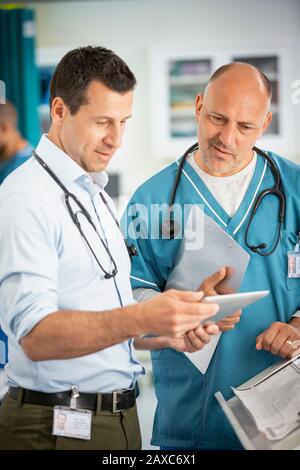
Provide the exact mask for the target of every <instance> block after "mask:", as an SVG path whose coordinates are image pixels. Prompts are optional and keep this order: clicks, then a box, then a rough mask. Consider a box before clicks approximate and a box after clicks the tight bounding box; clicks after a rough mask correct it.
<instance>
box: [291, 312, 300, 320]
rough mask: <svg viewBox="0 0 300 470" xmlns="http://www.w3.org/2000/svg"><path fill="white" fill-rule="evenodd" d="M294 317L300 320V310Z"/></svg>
mask: <svg viewBox="0 0 300 470" xmlns="http://www.w3.org/2000/svg"><path fill="white" fill-rule="evenodd" d="M292 317H296V318H300V310H297V312H295V313H294V315H292Z"/></svg>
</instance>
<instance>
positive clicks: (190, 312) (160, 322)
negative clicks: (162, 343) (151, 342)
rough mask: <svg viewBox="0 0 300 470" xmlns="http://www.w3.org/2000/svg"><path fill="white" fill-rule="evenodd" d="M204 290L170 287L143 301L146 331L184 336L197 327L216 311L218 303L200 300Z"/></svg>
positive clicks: (171, 336) (176, 336)
mask: <svg viewBox="0 0 300 470" xmlns="http://www.w3.org/2000/svg"><path fill="white" fill-rule="evenodd" d="M203 296H204V294H203V292H201V291H198V292H192V291H177V290H173V289H171V290H168V291H166V292H164V293H162V294H160V295H157V296H156V297H154V298H153V299H151V300H148V301H147V302H144V303H143V304H141V308H142V309H143V313H142V315H143V318H141V320H142V321H143V324H144V325H145V327H146V330H145V334H149V333H153V334H156V335H161V336H168V337H170V338H182V337H184V335H185V333H187V332H188V331H191V330H195V329H197V328H198V327H199V326H200V323H201V322H202V321H203V320H206V319H208V318H209V317H211V316H212V315H215V314H216V313H217V312H218V310H219V307H218V305H217V304H205V303H203V302H201V299H202V298H203Z"/></svg>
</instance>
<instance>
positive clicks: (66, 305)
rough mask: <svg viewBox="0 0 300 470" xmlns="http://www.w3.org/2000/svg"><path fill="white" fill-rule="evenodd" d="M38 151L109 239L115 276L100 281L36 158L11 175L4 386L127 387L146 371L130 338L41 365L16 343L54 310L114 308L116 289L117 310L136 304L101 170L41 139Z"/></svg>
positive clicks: (2, 290) (5, 246)
mask: <svg viewBox="0 0 300 470" xmlns="http://www.w3.org/2000/svg"><path fill="white" fill-rule="evenodd" d="M36 152H37V154H38V155H39V156H40V157H41V158H42V159H43V160H44V161H45V162H46V163H47V165H48V166H49V167H50V168H51V169H52V170H53V171H54V173H56V175H57V176H58V178H59V179H60V180H61V182H62V183H63V184H64V185H65V186H66V187H67V188H68V190H69V191H71V192H73V193H74V194H75V195H76V196H77V197H78V199H79V200H80V201H81V202H82V204H83V205H84V206H85V207H86V209H87V210H88V211H89V213H90V215H91V216H92V219H93V222H94V224H95V225H96V227H97V229H98V231H99V234H100V235H101V236H102V238H104V237H105V238H106V240H107V242H108V246H109V249H110V251H111V253H112V256H113V258H114V260H115V262H116V265H117V268H118V274H117V275H116V277H115V278H112V279H105V278H104V274H103V272H102V271H101V270H100V268H99V266H98V265H97V263H96V261H95V259H94V258H93V256H92V255H91V252H90V251H89V249H88V247H87V244H86V242H85V241H84V239H83V238H82V236H81V235H80V233H79V231H78V230H77V228H76V226H75V225H74V223H73V221H72V219H71V217H70V215H69V213H68V211H67V208H66V204H65V199H64V194H63V191H62V190H61V189H60V188H59V186H58V185H57V184H56V183H55V182H54V181H53V179H52V178H51V177H50V176H49V175H48V173H47V172H46V171H45V170H44V169H43V168H42V167H41V165H40V164H39V163H38V162H37V161H36V160H35V159H34V158H31V159H30V160H28V161H27V162H26V163H24V164H23V165H22V166H21V167H20V168H18V169H17V170H16V171H15V172H14V173H13V174H11V175H9V176H8V177H7V178H6V180H5V181H4V183H3V184H2V185H1V187H0V220H1V221H2V222H1V227H0V246H1V263H0V305H1V312H0V323H1V326H2V328H3V330H4V332H5V333H6V334H7V336H8V347H9V362H8V364H7V366H6V372H7V375H8V382H9V384H10V385H12V386H19V387H23V388H26V389H31V390H39V391H43V392H49V393H50V392H58V391H63V390H68V389H69V387H70V385H78V386H79V390H81V391H82V392H90V393H94V392H111V391H113V390H116V389H119V388H127V387H130V386H131V385H132V384H133V383H135V381H136V378H137V377H138V376H139V374H141V373H144V369H143V367H142V365H141V364H140V363H139V361H138V360H137V359H136V358H135V356H134V352H133V346H132V340H129V341H125V342H123V343H121V344H117V345H115V346H112V347H109V348H106V349H104V350H102V351H98V352H96V353H93V354H89V355H86V356H83V357H78V358H74V359H66V360H51V361H40V362H33V361H31V360H30V359H29V358H28V357H27V356H26V354H25V353H24V351H23V349H22V347H21V346H20V344H19V342H20V340H21V338H23V337H24V336H26V335H27V334H28V333H29V332H30V331H31V330H32V329H33V328H34V326H35V325H37V323H38V322H40V321H41V320H42V319H43V318H45V317H46V316H47V315H50V314H52V313H53V312H55V311H57V310H79V311H80V310H82V311H95V312H101V311H105V310H109V309H113V308H117V307H119V306H120V302H119V297H118V293H117V289H116V285H117V287H118V290H119V292H120V296H121V298H122V303H123V305H128V304H132V303H133V302H134V300H133V296H132V290H131V286H130V281H129V274H130V259H129V256H128V253H127V250H126V247H125V244H124V241H123V238H122V236H121V234H120V232H119V229H118V227H117V225H116V223H115V221H114V220H113V218H112V217H111V215H110V213H109V211H108V210H107V207H106V206H105V204H104V203H103V201H102V200H101V198H100V196H99V192H101V191H103V194H104V196H105V198H106V199H107V201H108V203H109V204H110V207H112V208H113V203H112V201H111V199H110V198H109V196H108V195H107V194H106V193H105V192H104V187H105V185H106V184H107V181H108V177H107V175H106V173H104V172H100V173H94V174H87V173H86V172H85V171H84V170H83V169H82V168H81V167H80V166H79V165H78V164H77V163H76V162H74V161H73V160H72V159H71V158H70V157H69V156H68V155H67V154H65V153H64V152H63V151H62V150H60V149H59V148H58V147H57V146H56V145H54V144H53V143H52V142H51V141H50V140H49V139H48V138H47V137H46V136H43V137H42V138H41V141H40V143H39V145H38V147H37V149H36ZM74 209H76V210H77V208H76V206H74ZM113 210H114V209H113ZM79 217H80V222H81V225H82V228H83V230H84V233H85V234H86V237H87V238H88V240H89V242H90V243H91V245H92V247H93V249H94V251H95V253H96V255H97V257H98V259H99V260H100V262H101V264H102V265H103V266H104V267H105V269H106V270H107V271H109V272H111V270H112V266H111V264H112V263H111V260H110V258H109V256H108V254H107V253H106V251H105V249H104V248H103V246H102V244H101V242H100V240H99V239H98V237H97V236H96V235H95V232H94V230H93V229H92V228H91V226H90V225H89V224H88V223H87V222H86V219H84V217H81V216H79ZM99 315H101V313H99Z"/></svg>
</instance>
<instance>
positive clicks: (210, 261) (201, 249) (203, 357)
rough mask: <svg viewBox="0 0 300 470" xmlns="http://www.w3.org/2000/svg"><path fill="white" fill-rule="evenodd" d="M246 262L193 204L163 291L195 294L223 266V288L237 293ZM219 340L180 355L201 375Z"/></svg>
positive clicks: (245, 255) (241, 252)
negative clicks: (226, 275)
mask: <svg viewBox="0 0 300 470" xmlns="http://www.w3.org/2000/svg"><path fill="white" fill-rule="evenodd" d="M199 234H200V237H199ZM193 235H195V237H194V238H195V239H196V241H197V243H194V244H193V243H191V240H193ZM197 237H198V238H197ZM249 260H250V255H249V254H248V253H247V252H246V251H245V250H244V249H243V248H242V247H241V246H240V245H239V244H238V243H237V242H236V241H235V240H234V239H233V238H231V237H230V235H228V234H227V233H226V231H225V230H223V229H222V228H221V227H220V226H219V225H218V224H217V223H216V222H215V221H214V220H213V219H212V218H211V217H209V216H208V215H206V214H205V212H204V211H203V210H202V209H201V207H200V206H199V205H196V204H195V205H194V206H193V207H192V208H191V211H190V213H189V215H188V218H187V221H186V224H185V229H184V233H183V238H182V242H181V244H180V247H179V250H178V253H177V256H176V260H175V264H174V268H173V270H172V272H171V273H170V275H169V278H168V281H167V283H166V287H165V290H167V289H178V290H194V291H196V290H198V288H199V286H200V284H201V283H202V281H203V280H204V279H206V278H207V277H208V276H211V275H212V274H213V273H215V272H216V271H218V270H219V269H220V268H221V267H223V266H232V268H233V270H232V276H231V277H230V279H228V284H227V286H228V288H229V289H230V291H232V292H238V290H239V288H240V285H241V282H242V280H243V277H244V274H245V272H246V269H247V266H248V263H249ZM220 337H221V333H219V334H218V335H215V336H212V338H211V340H210V342H209V343H208V344H207V345H206V346H205V347H204V348H203V349H202V350H201V351H197V352H194V353H184V354H185V355H186V356H187V358H188V359H189V360H190V361H191V362H192V363H193V364H194V366H195V367H197V369H198V370H199V371H200V372H201V373H202V374H205V372H206V370H207V368H208V366H209V363H210V361H211V359H212V356H213V354H214V351H215V349H216V347H217V344H218V342H219V339H220Z"/></svg>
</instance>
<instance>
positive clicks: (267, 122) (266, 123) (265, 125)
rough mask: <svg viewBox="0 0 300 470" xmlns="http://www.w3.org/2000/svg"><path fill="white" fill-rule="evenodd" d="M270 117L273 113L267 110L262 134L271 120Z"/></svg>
mask: <svg viewBox="0 0 300 470" xmlns="http://www.w3.org/2000/svg"><path fill="white" fill-rule="evenodd" d="M272 117H273V114H272V113H271V111H269V112H268V114H267V115H266V117H265V120H264V124H263V129H262V133H261V134H263V133H264V132H266V130H267V129H268V127H269V125H270V123H271V121H272Z"/></svg>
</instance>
